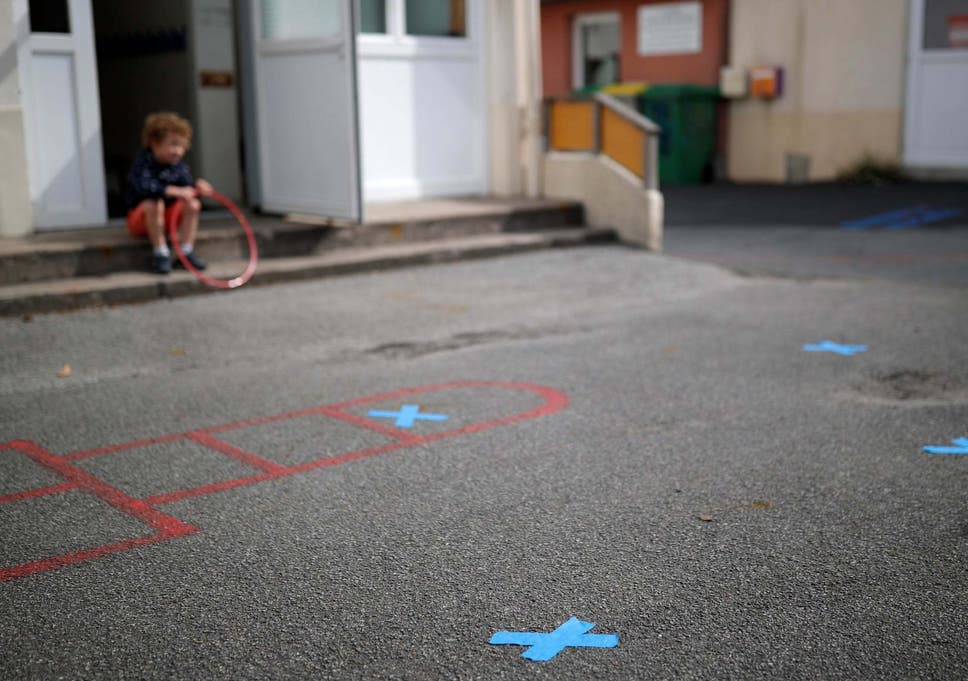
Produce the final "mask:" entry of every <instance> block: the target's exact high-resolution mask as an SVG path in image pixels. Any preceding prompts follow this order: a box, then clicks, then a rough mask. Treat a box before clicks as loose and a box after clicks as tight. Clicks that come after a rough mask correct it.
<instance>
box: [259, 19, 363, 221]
mask: <svg viewBox="0 0 968 681" xmlns="http://www.w3.org/2000/svg"><path fill="white" fill-rule="evenodd" d="M355 5H356V2H355V0H322V1H320V0H250V6H249V9H250V12H251V26H252V31H253V40H252V44H253V45H254V48H255V101H256V120H257V130H258V133H257V134H258V137H259V140H258V146H259V160H258V165H259V170H258V173H259V178H260V187H259V189H260V191H259V195H260V196H261V201H262V208H263V209H264V210H266V211H270V212H281V213H309V214H313V215H322V216H327V217H336V218H345V219H349V220H354V221H359V220H361V219H362V214H361V212H362V206H361V201H360V171H359V167H360V164H359V140H358V132H357V112H356V110H357V104H356V54H355V41H354V36H355V28H354V27H355V24H356V22H355V16H354V15H355Z"/></svg>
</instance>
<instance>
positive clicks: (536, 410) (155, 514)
mask: <svg viewBox="0 0 968 681" xmlns="http://www.w3.org/2000/svg"><path fill="white" fill-rule="evenodd" d="M487 389H498V390H501V391H507V392H506V394H507V396H508V402H509V403H510V404H511V405H513V406H512V407H511V408H512V409H517V411H511V412H510V413H507V412H505V413H503V414H500V413H498V410H497V409H494V408H493V406H492V407H488V408H485V409H484V410H483V411H484V413H485V420H481V421H470V420H469V419H468V418H466V415H464V417H463V418H460V419H455V420H454V421H453V422H448V421H442V422H438V423H435V424H434V426H436V427H435V428H433V429H431V430H430V431H429V432H426V434H423V435H417V434H415V432H411V431H409V430H404V429H402V428H397V427H394V425H393V424H392V421H391V422H389V424H388V423H386V422H381V421H386V419H376V418H369V417H368V416H366V413H367V408H368V407H371V406H375V405H382V404H393V403H394V402H401V401H402V402H411V403H416V402H417V401H420V400H421V399H422V398H424V397H428V396H438V397H439V396H440V395H442V394H443V393H444V392H445V391H456V392H457V393H460V394H461V395H462V396H463V397H464V399H466V398H472V397H473V394H474V393H475V392H480V393H482V394H483V393H487V392H488V391H487ZM522 395H530V396H531V398H530V399H522ZM491 397H492V398H493V395H492V396H491ZM535 398H539V401H540V403H539V404H538V405H537V406H533V405H534V402H535ZM432 401H433V403H434V404H440V402H439V400H432ZM490 401H491V402H492V403H494V402H495V401H494V400H493V399H491V400H490ZM498 402H500V400H498ZM567 404H568V398H567V396H566V395H565V394H564V393H562V392H559V391H557V390H554V389H552V388H548V387H544V386H537V385H531V384H526V383H509V382H498V381H461V382H454V383H441V384H436V385H428V386H421V387H417V388H408V389H404V390H398V391H394V392H388V393H382V394H377V395H370V396H367V397H361V398H358V399H354V400H349V401H345V402H337V403H334V404H327V405H321V406H315V407H309V408H307V409H301V410H297V411H291V412H286V413H282V414H274V415H271V416H265V417H259V418H254V419H248V420H244V421H238V422H235V423H228V424H223V425H218V426H212V427H208V428H200V429H197V430H191V431H187V432H182V433H173V434H170V435H162V436H159V437H153V438H149V439H143V440H134V441H131V442H124V443H120V444H113V445H107V446H104V447H95V448H93V449H86V450H82V451H76V452H69V453H66V454H60V455H58V454H54V453H52V452H50V451H48V450H46V449H44V448H43V447H42V446H40V445H38V444H37V443H35V442H32V441H28V440H13V441H10V442H6V443H0V452H5V451H6V452H8V453H19V454H21V455H24V456H26V457H27V458H28V459H30V460H31V461H33V462H34V463H35V464H39V466H41V467H42V468H43V469H44V470H45V473H44V479H46V481H47V482H51V484H48V485H46V486H42V487H36V488H33V489H26V490H20V491H7V490H4V492H5V493H4V494H0V508H2V507H3V505H5V504H16V503H19V502H28V503H29V501H30V500H32V499H41V498H45V497H51V496H52V495H63V494H65V493H68V492H70V493H78V492H79V493H83V494H86V495H88V496H89V497H93V498H94V499H96V500H98V501H100V502H102V503H103V504H106V505H107V506H108V507H110V509H112V510H113V512H120V513H121V514H124V515H126V516H127V517H129V518H132V519H134V520H136V521H138V522H139V523H140V524H141V525H144V526H145V527H146V531H145V533H144V534H139V536H136V537H127V538H124V539H121V540H119V541H113V542H108V543H99V544H97V545H95V546H90V547H86V548H80V549H77V550H72V551H66V552H63V553H58V554H57V555H47V556H44V557H40V558H35V559H32V560H27V561H25V562H20V563H18V564H15V565H2V564H0V581H6V580H10V579H16V578H20V577H26V576H28V575H32V574H36V573H40V572H45V571H47V570H53V569H56V568H60V567H64V566H68V565H73V564H76V563H80V562H83V561H87V560H93V559H96V558H100V557H102V556H107V555H110V554H114V553H119V552H122V551H128V550H131V549H134V548H138V547H142V546H148V545H151V544H156V543H159V542H163V541H167V540H170V539H176V538H178V537H184V536H187V535H190V534H194V533H197V532H199V531H200V530H201V528H199V527H196V526H194V525H190V524H188V523H185V522H182V521H181V520H178V519H177V518H174V517H172V516H171V515H168V514H166V513H164V512H162V511H160V510H158V508H157V507H159V506H163V505H165V504H169V503H172V502H176V501H181V500H183V499H189V498H193V497H199V496H203V495H207V494H214V493H217V492H223V491H227V490H231V489H235V488H238V487H244V486H247V485H252V484H255V483H257V482H264V481H267V480H274V479H278V478H282V477H286V476H289V475H296V474H298V473H305V472H308V471H312V470H316V469H319V468H325V467H328V466H338V465H340V464H343V463H348V462H350V461H356V460H359V459H363V458H366V457H370V456H375V455H377V454H384V453H387V452H392V451H396V450H401V449H406V448H409V447H414V446H418V445H426V444H429V443H432V442H435V441H437V440H443V439H447V438H452V437H457V436H460V435H468V434H471V433H475V432H480V431H483V430H487V429H490V428H495V427H498V426H504V425H510V424H512V423H517V422H521V421H526V420H529V419H534V418H538V417H540V416H545V415H547V414H552V413H554V412H557V411H560V410H562V409H564V407H565V406H567ZM319 417H324V418H325V419H330V420H332V421H333V422H338V423H339V424H341V425H344V426H345V425H346V424H349V425H352V426H354V427H356V428H360V429H363V431H366V432H367V433H369V434H371V435H372V434H376V435H377V436H379V437H380V439H381V443H380V444H376V445H372V446H364V447H363V448H359V449H350V450H347V451H343V452H341V453H338V454H329V453H326V454H324V455H323V456H320V457H318V458H315V459H310V460H305V461H297V462H296V463H292V464H286V463H280V462H279V461H274V460H272V458H271V457H269V456H265V455H260V454H256V453H253V452H252V451H250V450H249V449H245V448H243V447H241V446H239V445H238V444H233V442H230V441H228V440H229V439H232V438H231V437H230V436H231V435H233V434H236V435H237V434H238V433H239V432H241V431H242V430H243V429H247V428H255V427H260V426H266V425H271V424H277V423H280V422H283V421H291V420H293V419H301V418H314V419H318V418H319ZM365 439H366V438H362V439H361V441H363V440H365ZM236 442H238V440H237V439H236ZM171 443H182V444H188V445H190V446H191V449H192V450H193V451H195V452H196V453H203V454H204V456H206V457H208V458H211V457H212V456H213V455H217V456H220V457H227V458H228V460H229V461H228V464H229V465H228V466H221V467H219V466H215V467H211V470H212V471H215V472H210V475H211V476H214V478H219V477H220V474H219V472H218V471H223V473H222V475H224V471H238V470H242V471H246V472H245V473H243V474H241V475H235V476H234V477H225V478H224V479H210V480H208V481H205V482H202V483H201V484H198V485H193V486H186V487H176V488H175V489H167V490H164V489H162V490H158V489H152V490H151V492H150V493H147V492H146V493H145V495H144V496H137V495H136V491H134V490H132V489H131V484H130V483H115V484H112V483H111V482H109V481H106V480H105V479H103V478H104V477H109V476H108V475H106V474H105V473H101V472H100V470H99V468H98V466H97V465H96V463H97V462H96V459H97V458H98V457H105V456H110V455H118V454H123V453H130V452H135V451H136V450H143V452H150V450H151V449H152V448H154V449H156V450H157V449H158V448H159V447H161V446H164V445H169V444H171ZM143 452H142V453H143ZM92 470H93V471H95V472H94V473H92V472H91V471H92ZM48 472H49V473H53V474H55V475H56V480H52V479H51V478H50V476H49V475H48V474H47V473H48ZM95 473H99V474H95ZM119 485H120V486H119ZM125 485H126V486H127V487H128V489H127V490H125V489H124V487H125ZM141 491H144V490H143V489H142V490H141Z"/></svg>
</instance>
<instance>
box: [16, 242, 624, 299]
mask: <svg viewBox="0 0 968 681" xmlns="http://www.w3.org/2000/svg"><path fill="white" fill-rule="evenodd" d="M614 240H615V233H614V232H613V231H612V230H602V229H592V228H582V227H578V228H576V227H568V228H565V229H555V230H553V229H547V230H542V231H536V232H530V233H510V232H503V233H488V234H477V235H471V236H463V237H448V238H444V239H437V240H424V241H411V242H407V243H399V244H377V245H371V246H356V247H345V248H334V249H329V250H324V251H322V252H319V253H315V254H313V255H302V256H289V257H281V258H264V259H261V260H260V262H259V268H258V269H257V270H256V273H255V275H254V276H253V277H252V279H251V280H250V281H249V283H248V284H246V286H247V287H248V286H260V285H263V284H272V283H277V282H289V281H298V280H303V279H310V278H320V277H328V276H334V275H339V274H346V273H351V272H363V271H372V270H379V269H390V268H397V267H406V266H412V265H421V264H429V263H442V262H450V261H456V260H466V259H471V258H484V257H491V256H497V255H504V254H510V253H518V252H524V251H531V250H535V249H542V248H556V247H567V246H578V245H583V244H588V243H599V242H612V241H614ZM246 263H247V260H244V259H241V258H236V259H229V260H221V261H217V262H213V263H212V264H211V265H210V266H209V269H208V270H207V271H206V274H208V275H210V276H212V277H213V278H221V279H229V278H232V277H234V276H237V275H238V274H239V273H240V272H242V271H243V270H244V269H245V265H246ZM236 290H238V289H236ZM216 292H219V293H223V294H227V293H228V291H226V290H225V289H215V288H211V287H209V286H206V285H205V284H203V283H201V282H199V281H198V280H197V279H195V278H194V276H192V275H191V274H190V273H188V272H185V271H183V270H175V271H174V272H172V273H171V274H169V275H156V274H150V273H148V272H136V271H121V272H113V273H108V274H104V275H101V276H71V277H67V278H61V279H48V280H45V281H33V282H26V283H18V284H7V285H3V286H0V316H13V315H22V316H29V315H32V314H36V313H42V312H56V311H67V310H75V309H80V308H85V307H94V306H100V305H119V304H130V303H141V302H148V301H152V300H158V299H161V298H174V297H180V296H188V295H197V294H202V293H216Z"/></svg>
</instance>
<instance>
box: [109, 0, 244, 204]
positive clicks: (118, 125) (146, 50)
mask: <svg viewBox="0 0 968 681" xmlns="http://www.w3.org/2000/svg"><path fill="white" fill-rule="evenodd" d="M91 7H92V14H93V24H94V35H95V44H96V52H97V79H98V88H99V91H100V104H101V130H102V138H103V149H104V152H103V161H104V174H105V185H106V193H107V208H108V217H109V218H120V217H123V216H124V215H125V213H126V206H125V199H124V195H125V189H126V177H127V173H128V169H129V168H130V166H131V161H132V160H133V158H134V156H135V154H136V153H137V152H138V149H139V148H140V146H141V144H142V141H141V130H142V126H143V124H144V120H145V117H146V116H147V115H148V114H149V113H152V112H154V111H174V112H176V113H178V114H179V115H181V116H184V117H185V118H187V119H189V120H190V121H191V123H192V126H193V128H194V135H193V140H192V148H191V149H190V150H189V152H188V154H187V155H186V158H185V161H186V163H187V164H188V165H189V167H190V168H191V170H192V174H193V175H194V176H195V177H204V178H205V179H207V180H209V181H210V182H211V183H212V184H213V185H214V186H215V187H216V188H217V189H218V190H219V191H220V192H221V193H223V194H225V195H226V196H228V197H229V198H231V199H233V200H236V201H241V200H242V181H241V153H240V147H241V143H242V140H241V136H240V134H239V127H240V126H239V124H238V121H239V105H238V95H237V92H236V80H237V79H236V78H235V21H234V11H233V2H232V0H166V1H165V2H163V3H142V2H139V3H133V2H130V0H91Z"/></svg>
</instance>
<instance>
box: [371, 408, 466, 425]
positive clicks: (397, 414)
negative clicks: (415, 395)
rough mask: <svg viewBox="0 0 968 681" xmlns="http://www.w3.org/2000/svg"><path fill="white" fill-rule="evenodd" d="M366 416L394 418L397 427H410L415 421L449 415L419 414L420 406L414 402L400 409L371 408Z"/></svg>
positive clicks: (446, 417)
mask: <svg viewBox="0 0 968 681" xmlns="http://www.w3.org/2000/svg"><path fill="white" fill-rule="evenodd" d="M367 416H376V417H379V418H388V419H396V422H395V423H394V425H395V426H396V427H397V428H412V427H413V424H414V423H415V422H416V421H417V420H420V421H446V420H447V419H448V418H450V417H449V416H447V415H446V414H421V413H420V406H419V405H416V404H405V405H403V406H402V407H401V408H400V411H379V410H373V411H369V412H367Z"/></svg>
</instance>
